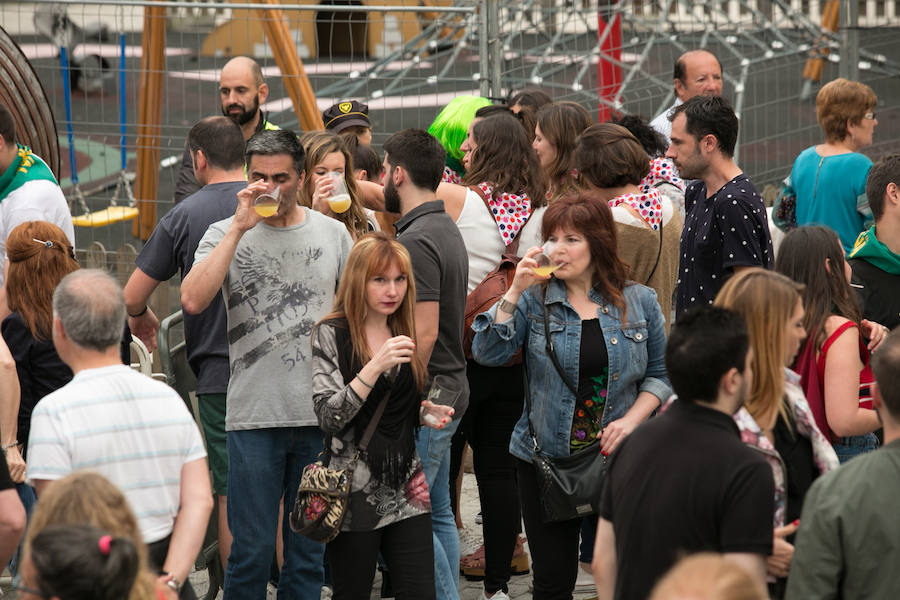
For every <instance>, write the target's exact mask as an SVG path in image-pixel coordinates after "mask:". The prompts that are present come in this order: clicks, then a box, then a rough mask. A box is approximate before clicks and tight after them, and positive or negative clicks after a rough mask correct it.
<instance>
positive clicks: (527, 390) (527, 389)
mask: <svg viewBox="0 0 900 600" xmlns="http://www.w3.org/2000/svg"><path fill="white" fill-rule="evenodd" d="M522 379H523V380H524V384H525V385H524V390H525V417H526V418H527V419H528V435H530V436H531V443H532V444H533V446H534V447H533V450H534V453H535V454H540V453H541V447H540V445H539V444H538V441H537V434H536V433H535V432H534V424H533V423H532V422H531V388H530V387H529V385H528V361H527V360H525V357H524V356H523V357H522Z"/></svg>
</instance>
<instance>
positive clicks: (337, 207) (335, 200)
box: [328, 171, 350, 213]
mask: <svg viewBox="0 0 900 600" xmlns="http://www.w3.org/2000/svg"><path fill="white" fill-rule="evenodd" d="M328 177H330V178H331V181H332V183H333V184H334V186H333V187H332V188H331V197H329V198H328V206H329V207H330V208H331V210H332V211H334V212H335V213H342V212H346V211H347V210H349V209H350V194H348V193H347V184H346V183H345V182H344V174H343V173H339V172H338V171H331V172H330V173H328Z"/></svg>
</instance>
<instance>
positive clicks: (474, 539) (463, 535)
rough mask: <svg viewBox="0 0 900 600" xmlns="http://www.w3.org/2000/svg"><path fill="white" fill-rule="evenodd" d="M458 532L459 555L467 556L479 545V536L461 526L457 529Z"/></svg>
mask: <svg viewBox="0 0 900 600" xmlns="http://www.w3.org/2000/svg"><path fill="white" fill-rule="evenodd" d="M456 531H457V533H459V555H460V556H468V555H469V554H472V553H473V552H475V551H476V550H478V548H480V547H481V536H480V535H478V534H477V533H474V532H472V531H470V530H469V529H467V528H465V527H463V528H462V529H457V530H456Z"/></svg>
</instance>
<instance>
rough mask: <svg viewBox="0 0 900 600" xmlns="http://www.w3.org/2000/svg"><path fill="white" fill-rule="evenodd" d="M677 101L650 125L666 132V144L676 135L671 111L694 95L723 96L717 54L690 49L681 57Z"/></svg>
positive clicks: (675, 74) (675, 83)
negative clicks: (673, 131) (673, 132)
mask: <svg viewBox="0 0 900 600" xmlns="http://www.w3.org/2000/svg"><path fill="white" fill-rule="evenodd" d="M673 71H674V72H673V86H674V88H675V103H674V104H672V106H670V107H669V108H668V109H666V110H664V111H663V112H661V113H660V114H658V115H657V116H656V118H655V119H653V120H652V121H651V122H650V127H652V128H653V129H655V130H656V131H658V132H660V133H661V134H663V135H664V136H665V138H666V143H671V140H670V139H669V138H670V136H671V135H672V122H671V121H670V120H669V113H671V112H672V109H674V108H675V107H676V106H678V105H679V104H682V103H684V102H687V101H688V100H690V99H691V98H693V97H694V96H721V95H722V65H721V64H720V63H719V59H718V58H716V55H715V54H713V53H712V52H710V51H709V50H703V49H700V50H690V51H688V52H685V53H684V54H682V55H681V56H679V57H678V60H676V61H675V68H674V69H673Z"/></svg>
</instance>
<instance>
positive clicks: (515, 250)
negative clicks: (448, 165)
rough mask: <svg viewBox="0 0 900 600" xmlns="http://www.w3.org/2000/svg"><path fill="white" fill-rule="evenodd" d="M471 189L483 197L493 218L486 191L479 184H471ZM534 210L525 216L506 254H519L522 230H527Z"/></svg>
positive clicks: (482, 199)
mask: <svg viewBox="0 0 900 600" xmlns="http://www.w3.org/2000/svg"><path fill="white" fill-rule="evenodd" d="M469 189H470V190H472V191H473V192H475V193H476V194H478V197H479V198H481V201H482V202H484V207H485V208H487V210H488V214H490V215H491V219H492V220H493V219H494V211H493V210H492V209H491V203H490V201H489V200H488V199H487V196H485V195H484V192H482V191H481V188H480V187H478V186H477V185H470V186H469ZM533 212H534V211H533V210H529V211H528V216H527V217H526V218H525V222H524V223H522V227H520V228H519V231H518V232H516V237H514V238H513V240H512V241H511V242H510V243H509V245H508V246H506V251H505V252H504V254H515V255H516V256H518V255H519V236H521V235H522V232H523V231H524V230H525V226H526V225H528V221H529V220H530V219H531V214H532V213H533Z"/></svg>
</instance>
